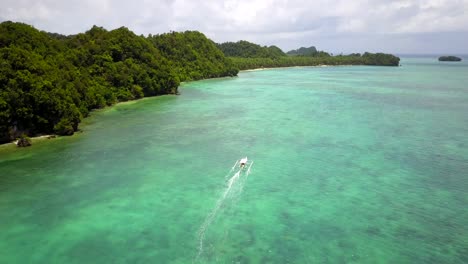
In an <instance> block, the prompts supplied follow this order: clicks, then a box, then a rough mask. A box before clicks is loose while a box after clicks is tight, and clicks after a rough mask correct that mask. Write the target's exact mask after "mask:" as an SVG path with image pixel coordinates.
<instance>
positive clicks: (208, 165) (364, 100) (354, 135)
mask: <svg viewBox="0 0 468 264" xmlns="http://www.w3.org/2000/svg"><path fill="white" fill-rule="evenodd" d="M428 61H429V62H428ZM402 64H403V67H395V68H393V67H392V68H386V67H382V68H381V67H367V66H358V67H302V68H300V67H297V68H291V69H272V70H264V71H250V72H242V73H241V74H240V75H239V77H237V78H229V79H213V80H206V81H199V82H191V83H185V84H183V85H182V87H181V88H180V91H181V95H180V96H163V97H158V98H149V99H145V100H139V101H136V102H134V103H131V104H122V105H117V106H115V107H112V108H109V109H105V110H103V111H97V112H95V113H93V115H92V117H91V118H89V119H86V120H85V122H84V124H83V126H82V130H83V133H81V134H79V135H78V136H76V137H75V136H73V137H61V138H57V139H53V140H47V141H44V142H41V143H40V144H37V145H34V146H33V147H31V148H28V149H21V150H14V151H6V152H1V153H0V172H1V173H0V174H1V175H0V219H1V221H0V231H1V232H0V256H2V257H1V258H0V263H135V262H141V263H151V262H153V263H466V262H467V261H468V260H467V258H466V256H467V253H468V252H467V250H466V248H468V240H467V237H468V228H467V222H466V219H468V210H467V209H466V204H468V193H467V191H466V190H468V179H467V177H466V171H468V151H467V149H468V148H467V146H468V139H467V137H466V135H467V134H468V116H467V115H466V113H467V111H466V110H467V109H466V108H467V105H468V93H467V92H468V91H467V87H466V86H465V83H467V81H468V79H467V77H466V74H462V73H463V72H466V70H467V65H466V64H463V63H462V64H459V66H457V67H452V66H450V67H448V66H447V65H444V64H438V63H431V62H430V60H429V59H425V60H421V59H404V60H403V61H402ZM447 80H450V81H447ZM244 156H248V157H249V159H251V160H253V161H254V162H255V163H254V165H253V166H252V170H251V173H250V174H249V175H248V177H241V176H240V175H239V177H238V178H235V177H234V175H235V173H236V170H233V171H232V172H231V174H230V170H231V169H232V167H233V163H234V162H235V161H236V160H238V159H239V158H241V157H244ZM233 173H234V174H233ZM244 176H245V175H244ZM233 177H234V179H238V180H236V181H234V180H233V181H231V184H232V185H231V188H232V189H229V186H230V179H233ZM226 190H232V192H230V191H228V192H226ZM226 193H227V194H226ZM213 212H214V213H213ZM207 219H208V220H207ZM207 223H208V224H207ZM204 226H206V228H203V227H204ZM201 230H203V232H204V233H203V236H202V238H203V250H202V251H201V253H200V239H201V236H200V231H201Z"/></svg>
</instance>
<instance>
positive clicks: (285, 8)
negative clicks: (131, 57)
mask: <svg viewBox="0 0 468 264" xmlns="http://www.w3.org/2000/svg"><path fill="white" fill-rule="evenodd" d="M0 4H1V6H2V8H1V9H0V20H2V21H4V20H13V21H21V22H25V23H29V24H32V25H34V26H35V27H37V28H39V29H43V30H47V31H51V32H58V33H62V34H74V33H78V32H83V31H85V30H87V29H89V28H90V27H91V26H92V25H99V26H103V27H105V28H108V29H113V28H117V27H120V26H126V27H128V28H130V29H131V30H133V31H135V32H136V33H138V34H149V33H151V34H157V33H162V32H167V31H170V30H174V31H181V30H199V31H201V32H203V33H205V34H207V35H208V36H209V37H211V38H213V39H214V40H215V41H218V42H221V41H228V40H229V41H236V40H239V39H247V40H250V41H254V42H259V43H261V44H265V45H267V44H268V45H271V44H278V45H280V46H281V47H282V48H285V49H289V48H295V47H297V46H299V45H312V44H316V43H327V45H329V46H328V47H323V48H324V49H328V50H329V49H330V48H331V49H338V48H339V46H338V45H337V44H336V43H335V44H334V42H333V41H334V40H337V39H340V40H346V41H347V42H349V45H348V46H354V45H355V44H356V43H360V44H362V45H367V46H368V47H369V48H373V45H374V44H373V42H376V43H382V44H383V46H382V50H391V46H389V45H385V41H382V40H385V39H387V40H395V39H401V40H402V41H403V39H406V38H411V36H412V37H414V38H418V37H420V36H421V34H422V35H434V36H435V35H440V34H441V33H447V34H446V36H449V35H450V36H451V34H450V33H454V32H458V34H461V35H462V36H464V38H462V39H463V40H465V43H466V40H467V39H468V33H467V32H468V30H467V29H466V25H468V0H426V1H424V0H354V1H348V0H315V1H305V0H249V1H245V0H225V1H218V0H205V1H202V0H159V1H151V0H134V1H124V0H112V1H111V0H69V1H60V0H36V1H32V0H0ZM402 36H405V37H402ZM364 39H365V40H367V41H369V42H368V43H365V42H364V43H363V40H364ZM457 40H459V38H457ZM403 42H404V43H410V42H411V41H410V42H408V41H403ZM411 43H419V42H418V41H416V40H415V41H412V42H411ZM413 45H414V44H413ZM459 46H460V49H463V48H462V47H461V46H462V44H461V43H460V45H459ZM416 48H417V47H415V46H411V45H409V46H408V51H409V52H411V50H414V49H416ZM464 49H468V47H465V48H464ZM464 51H465V52H468V50H464Z"/></svg>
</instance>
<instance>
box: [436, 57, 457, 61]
mask: <svg viewBox="0 0 468 264" xmlns="http://www.w3.org/2000/svg"><path fill="white" fill-rule="evenodd" d="M461 60H462V59H461V58H459V57H456V56H441V57H439V61H461Z"/></svg>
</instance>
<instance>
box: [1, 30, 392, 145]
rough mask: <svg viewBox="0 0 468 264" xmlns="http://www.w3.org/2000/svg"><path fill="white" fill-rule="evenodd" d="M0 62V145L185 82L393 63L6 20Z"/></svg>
mask: <svg viewBox="0 0 468 264" xmlns="http://www.w3.org/2000/svg"><path fill="white" fill-rule="evenodd" d="M0 58H2V63H1V67H0V88H1V90H0V144H1V143H8V142H12V141H14V140H17V139H21V141H20V142H21V145H28V144H27V142H28V140H27V139H28V137H30V136H37V135H73V134H74V133H75V132H76V131H77V130H78V125H79V123H80V122H81V120H82V119H83V118H85V117H87V116H88V115H89V113H90V111H92V110H93V109H98V108H103V107H105V106H110V105H113V104H115V103H118V102H124V101H129V100H135V99H139V98H142V97H148V96H158V95H165V94H174V95H175V94H178V87H179V84H180V83H181V82H185V81H193V80H201V79H208V78H217V77H233V76H237V74H238V72H239V70H248V69H254V68H272V67H291V66H317V65H376V66H398V65H399V61H400V58H398V57H396V56H393V55H391V54H384V53H368V52H365V53H364V54H362V55H361V54H359V53H353V54H349V55H338V56H332V55H330V54H329V53H327V52H325V51H318V50H316V48H315V47H310V48H299V49H298V50H296V51H291V52H289V53H285V52H283V51H282V50H281V49H280V48H278V47H277V46H268V47H267V46H261V45H258V44H255V43H251V42H248V41H245V40H241V41H238V42H226V43H221V44H217V43H215V42H214V41H212V40H210V39H209V38H207V37H206V36H205V35H204V34H203V33H201V32H198V31H185V32H169V33H165V34H157V35H152V34H149V35H147V36H143V35H137V34H135V33H133V32H132V31H131V30H129V29H128V28H126V27H121V28H117V29H114V30H110V31H108V30H106V29H104V28H102V27H98V26H93V27H92V28H91V29H89V30H88V31H86V32H84V33H79V34H76V35H69V36H65V35H61V34H57V33H49V32H45V31H40V30H38V29H36V28H34V27H32V26H30V25H27V24H24V23H17V22H11V21H6V22H2V23H0ZM23 143H24V144H23Z"/></svg>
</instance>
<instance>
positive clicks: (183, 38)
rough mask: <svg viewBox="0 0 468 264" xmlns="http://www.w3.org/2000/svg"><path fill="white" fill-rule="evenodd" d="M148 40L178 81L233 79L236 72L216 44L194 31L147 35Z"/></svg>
mask: <svg viewBox="0 0 468 264" xmlns="http://www.w3.org/2000/svg"><path fill="white" fill-rule="evenodd" d="M148 39H149V40H150V41H151V42H152V43H153V44H154V46H155V47H156V48H157V49H158V50H159V51H160V52H161V53H162V54H163V56H164V57H166V58H168V59H169V60H170V61H171V67H172V68H173V70H174V72H175V74H176V75H177V76H178V77H179V79H181V80H199V79H206V78H215V77H221V76H235V75H237V73H238V72H239V70H237V69H236V68H235V67H233V65H232V62H231V60H229V59H227V58H226V57H225V56H224V54H223V52H222V51H221V50H219V49H218V48H217V47H216V44H215V43H214V42H213V41H212V40H210V39H208V38H207V37H205V35H203V34H202V33H200V32H198V31H186V32H171V33H166V34H161V35H155V36H151V35H150V36H149V37H148Z"/></svg>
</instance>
